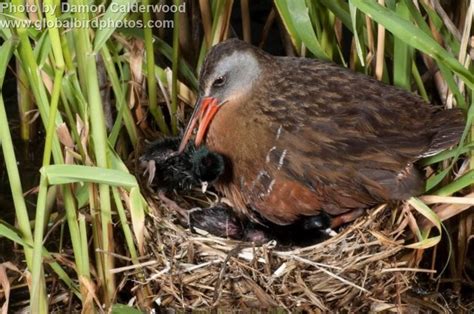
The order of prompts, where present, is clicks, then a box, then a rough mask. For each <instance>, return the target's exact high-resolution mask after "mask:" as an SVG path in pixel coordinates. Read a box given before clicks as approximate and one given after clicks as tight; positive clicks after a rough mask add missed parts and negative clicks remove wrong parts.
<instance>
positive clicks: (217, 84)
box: [212, 76, 225, 87]
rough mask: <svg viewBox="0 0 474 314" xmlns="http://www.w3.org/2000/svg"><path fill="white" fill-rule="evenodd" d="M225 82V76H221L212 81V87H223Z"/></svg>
mask: <svg viewBox="0 0 474 314" xmlns="http://www.w3.org/2000/svg"><path fill="white" fill-rule="evenodd" d="M224 84H225V77H224V76H219V77H218V78H216V79H215V80H214V82H213V83H212V87H221V86H223V85H224Z"/></svg>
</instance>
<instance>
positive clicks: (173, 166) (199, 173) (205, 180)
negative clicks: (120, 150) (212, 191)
mask: <svg viewBox="0 0 474 314" xmlns="http://www.w3.org/2000/svg"><path fill="white" fill-rule="evenodd" d="M180 141H181V139H180V138H178V137H169V138H164V139H159V140H156V141H154V142H152V143H150V144H149V145H148V147H147V148H146V150H145V151H144V153H143V155H142V156H141V157H140V161H141V163H142V166H143V168H145V169H146V171H147V172H148V183H149V184H150V185H151V187H153V188H157V189H161V190H166V191H171V190H179V191H187V190H190V189H192V188H195V187H198V186H201V187H202V188H203V190H205V189H206V188H207V186H208V185H209V184H212V183H213V182H214V181H216V180H217V179H218V178H219V176H220V175H221V174H222V173H223V172H224V160H223V157H222V156H221V155H219V154H217V153H214V152H211V151H209V149H208V148H207V147H205V146H201V147H199V148H196V147H195V146H194V144H193V143H189V144H188V145H187V146H186V149H185V150H184V152H183V153H182V154H176V150H177V149H178V145H179V143H180Z"/></svg>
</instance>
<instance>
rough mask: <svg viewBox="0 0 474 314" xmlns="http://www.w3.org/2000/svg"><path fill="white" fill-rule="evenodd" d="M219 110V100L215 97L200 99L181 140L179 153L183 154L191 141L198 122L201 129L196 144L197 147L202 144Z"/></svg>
mask: <svg viewBox="0 0 474 314" xmlns="http://www.w3.org/2000/svg"><path fill="white" fill-rule="evenodd" d="M219 108H220V106H219V104H218V102H217V99H215V98H213V97H204V98H199V99H198V100H197V101H196V105H195V106H194V112H193V114H192V116H191V120H189V123H188V125H187V126H186V130H185V131H184V136H183V139H182V140H181V144H180V145H179V150H178V153H182V152H183V151H184V149H185V148H186V144H188V142H189V140H190V139H191V136H192V134H193V130H194V128H195V127H196V123H197V122H198V121H199V127H198V131H197V134H196V139H195V140H194V142H195V144H196V146H199V145H200V144H201V142H202V140H203V139H204V136H205V135H206V131H207V129H208V128H209V124H210V123H211V121H212V119H213V118H214V116H215V115H216V113H217V111H218V110H219Z"/></svg>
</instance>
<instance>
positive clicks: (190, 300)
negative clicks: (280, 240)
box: [146, 199, 418, 312]
mask: <svg viewBox="0 0 474 314" xmlns="http://www.w3.org/2000/svg"><path fill="white" fill-rule="evenodd" d="M170 202H172V204H171V205H170V204H169V202H168V204H166V205H164V203H163V202H161V201H157V200H156V199H154V200H152V199H149V203H150V205H151V206H152V208H153V209H152V210H153V212H152V213H150V218H149V221H148V224H147V234H146V237H147V248H146V250H148V253H149V254H150V255H151V256H152V258H153V263H152V264H153V266H152V267H149V268H147V269H146V272H147V274H146V278H147V279H146V283H147V284H148V286H151V287H153V290H154V291H153V292H152V295H153V296H154V302H155V303H156V304H159V305H160V306H163V307H166V308H168V307H170V308H185V309H197V308H201V309H203V308H206V309H209V308H218V309H227V310H229V309H234V310H235V309H236V308H238V309H242V308H258V309H262V308H280V309H284V310H294V309H295V308H298V309H301V310H308V311H311V312H313V311H330V310H331V309H335V308H337V309H348V310H351V311H354V310H364V311H367V310H371V311H379V310H386V309H390V308H395V307H397V308H398V309H399V308H400V307H401V306H402V304H403V303H404V302H403V295H404V294H405V292H406V291H407V290H409V289H410V287H411V285H412V283H413V281H414V277H415V274H416V272H417V271H418V269H416V268H410V267H411V265H412V263H411V262H412V257H411V256H412V254H410V253H411V251H409V250H408V249H406V248H405V247H404V246H403V243H404V238H405V235H404V231H403V230H404V229H405V228H404V222H403V219H398V221H397V220H396V219H393V214H392V213H391V211H390V210H389V209H388V208H387V207H386V206H381V207H378V208H374V209H372V210H369V211H368V214H367V215H365V216H364V217H361V218H359V219H358V220H356V221H355V222H354V223H352V224H350V225H349V226H346V227H345V228H344V229H343V230H338V234H337V235H335V236H333V237H331V238H330V239H328V240H326V241H324V242H321V243H318V244H315V245H312V246H308V247H297V248H294V247H293V248H282V247H279V246H278V244H277V243H275V242H274V241H271V242H268V243H265V244H264V245H260V246H256V245H254V244H252V243H244V242H239V241H234V240H229V239H224V238H218V237H215V236H212V235H210V234H196V233H192V232H190V230H189V229H185V228H183V227H182V226H180V225H179V224H177V223H175V221H176V219H175V217H176V211H175V209H173V207H175V206H178V205H177V204H176V203H174V202H173V201H170ZM188 205H189V204H188Z"/></svg>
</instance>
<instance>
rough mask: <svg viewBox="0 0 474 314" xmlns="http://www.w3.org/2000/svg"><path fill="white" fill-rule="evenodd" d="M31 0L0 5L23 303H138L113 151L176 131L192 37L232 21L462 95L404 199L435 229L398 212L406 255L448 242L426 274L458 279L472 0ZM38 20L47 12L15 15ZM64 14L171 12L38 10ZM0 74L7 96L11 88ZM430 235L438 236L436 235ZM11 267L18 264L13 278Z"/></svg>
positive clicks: (195, 44)
mask: <svg viewBox="0 0 474 314" xmlns="http://www.w3.org/2000/svg"><path fill="white" fill-rule="evenodd" d="M68 2H69V3H70V4H74V5H88V4H90V3H93V1H92V2H91V1H87V0H69V1H68ZM7 3H9V4H11V5H18V6H21V5H26V3H29V4H33V3H38V2H34V1H30V0H26V1H24V0H11V1H7ZM42 3H43V5H51V6H52V5H57V8H58V10H56V11H54V12H29V13H26V14H25V13H24V12H19V11H17V12H14V11H13V10H10V11H9V10H8V9H7V10H4V11H3V12H1V13H0V22H9V24H8V26H9V27H3V28H1V29H0V37H1V41H0V42H1V46H0V86H2V88H1V90H0V92H1V93H0V143H1V147H2V152H3V161H4V165H5V166H3V165H2V167H4V168H2V174H3V176H2V179H3V180H5V182H7V184H6V185H5V187H6V188H5V189H2V190H1V191H0V196H1V195H4V198H5V199H10V197H6V195H10V194H11V200H12V203H10V202H9V201H8V202H4V203H2V202H0V205H1V206H2V208H1V210H2V212H3V213H6V212H8V211H10V212H12V211H14V215H15V217H14V219H11V220H10V221H8V220H9V219H7V218H6V217H3V218H4V220H3V221H2V223H1V224H0V235H1V236H2V237H3V239H2V241H6V240H9V241H12V243H14V244H15V246H14V247H15V248H18V249H16V250H15V256H11V255H10V256H8V257H5V258H4V261H5V262H4V263H3V264H2V265H0V284H1V285H2V287H3V295H4V296H5V299H6V300H8V299H9V296H12V293H13V291H20V290H21V289H22V287H24V285H23V284H24V283H27V284H28V286H27V287H28V291H29V306H31V311H32V312H34V313H40V312H46V311H47V310H48V308H49V309H51V307H52V306H55V304H56V303H60V302H64V300H65V299H66V300H68V301H66V303H67V302H70V303H74V304H76V303H78V304H80V306H81V307H82V308H83V309H84V311H85V312H89V311H96V310H99V309H101V308H110V307H111V306H112V305H113V304H116V303H118V302H128V301H129V299H131V298H132V297H136V299H134V300H135V301H134V303H133V302H132V303H133V304H134V305H137V304H138V306H145V305H147V304H148V303H147V300H150V299H152V298H150V296H149V291H148V289H147V287H146V286H141V287H140V288H139V289H136V290H133V291H132V292H130V291H127V288H126V287H127V283H128V282H129V280H132V279H133V280H140V279H141V276H142V274H141V273H140V271H139V270H140V267H138V266H140V263H141V257H142V256H143V254H145V252H144V223H145V218H146V212H147V203H146V201H145V199H144V197H143V196H142V195H141V192H140V188H139V185H138V183H137V180H136V178H135V176H134V175H132V174H131V173H130V171H129V169H128V168H127V167H126V165H125V161H127V160H129V159H131V158H133V156H134V155H133V154H134V152H139V151H140V147H141V146H142V145H143V140H144V139H145V138H147V139H153V138H156V137H157V136H161V135H168V134H178V133H179V130H180V129H181V128H182V126H183V124H184V123H185V121H186V118H187V117H188V113H189V111H190V108H191V106H192V105H193V103H194V100H195V98H196V92H197V75H198V72H199V69H200V66H201V65H202V62H203V60H204V57H205V55H206V52H207V51H208V50H209V48H210V47H211V46H212V45H214V44H216V43H218V42H220V41H223V40H225V39H226V38H229V37H233V36H238V37H240V38H242V39H244V40H246V41H248V42H252V43H254V44H255V45H259V46H261V47H263V48H265V49H267V50H270V51H272V52H273V53H276V54H284V55H296V56H304V57H309V58H321V59H327V60H332V61H334V62H337V63H339V64H341V65H343V66H346V67H350V68H352V69H354V70H357V71H361V72H364V73H366V74H368V75H372V76H375V77H376V78H377V79H379V80H383V81H385V82H387V83H390V84H394V85H397V86H400V87H401V88H404V89H407V90H410V91H413V92H415V93H418V94H419V95H421V96H422V97H423V98H424V99H426V100H427V101H430V102H432V103H434V104H436V105H440V106H441V105H442V106H444V107H446V108H450V107H454V106H457V107H459V108H462V109H463V110H464V112H465V113H466V117H467V119H466V128H465V132H464V135H463V139H462V141H461V143H460V144H459V146H458V147H456V148H455V149H453V150H450V151H447V152H443V153H441V154H439V155H437V156H434V157H430V158H428V159H426V160H424V161H423V165H425V166H427V169H428V170H427V171H428V174H429V180H428V181H427V187H426V190H427V194H428V196H425V197H423V198H421V201H420V200H418V199H412V200H411V201H410V203H411V204H412V205H413V206H414V207H415V208H417V209H418V210H419V211H420V212H421V213H422V214H423V215H425V216H426V217H428V218H429V219H430V220H431V221H434V222H435V225H436V226H437V227H438V229H439V230H441V225H440V224H439V222H440V220H447V219H448V218H451V219H450V220H448V221H447V222H446V225H445V226H446V227H445V231H446V232H444V233H443V234H444V235H445V236H444V237H443V238H442V239H443V240H441V238H440V237H439V236H437V233H436V231H434V232H432V233H431V236H430V231H431V229H432V228H431V225H430V224H421V225H419V226H417V225H416V223H413V224H412V225H410V226H409V227H410V228H411V229H412V230H413V231H414V232H415V233H416V234H417V235H418V241H417V242H416V243H415V245H414V246H416V247H418V249H419V258H420V260H421V258H422V257H423V256H425V257H426V256H429V257H430V258H431V262H429V263H428V264H430V265H428V267H432V268H434V269H436V268H437V269H441V268H442V267H443V266H444V265H446V262H445V260H446V259H445V256H446V254H445V253H446V252H451V253H452V254H450V255H449V256H450V257H449V261H448V262H447V263H448V264H447V265H448V266H447V268H448V270H447V271H445V272H444V275H443V278H442V279H440V280H438V283H439V284H440V285H441V287H442V289H445V288H446V287H448V285H446V284H443V283H444V282H448V284H449V288H450V289H451V291H452V292H453V294H454V295H455V296H457V297H459V298H460V296H461V292H462V291H463V289H466V288H471V289H472V286H473V282H472V275H473V266H472V264H470V263H469V259H471V261H472V258H473V256H472V254H473V253H472V243H470V240H471V239H472V228H473V225H472V221H473V217H474V216H473V212H472V210H470V211H466V209H468V208H469V207H470V205H472V204H473V202H474V201H473V200H474V198H473V195H472V191H471V186H472V184H473V183H474V157H473V155H472V150H471V149H472V147H473V145H474V144H473V143H472V137H473V134H474V133H473V129H472V122H473V120H472V119H473V117H474V103H473V99H474V98H473V88H474V73H473V65H472V60H473V58H474V50H473V45H474V37H473V34H472V33H473V32H472V21H473V14H474V1H472V0H458V1H447V0H446V1H441V0H378V1H363V0H348V1H344V0H292V1H285V0H274V1H273V2H272V1H261V2H260V1H259V4H256V2H253V1H249V0H236V1H232V0H228V1H207V0H199V1H198V0H189V1H185V0H174V1H171V0H170V1H164V0H159V1H158V2H156V1H150V0H143V1H142V2H141V3H142V4H144V5H146V4H154V5H158V4H168V5H172V4H174V5H183V4H184V6H185V8H186V9H185V12H177V13H174V14H173V13H163V12H161V13H157V14H154V13H151V12H149V11H147V12H145V13H143V14H142V13H137V12H135V13H133V12H132V13H129V14H128V13H126V12H123V13H121V12H114V11H112V10H111V9H110V8H111V6H110V3H116V4H125V5H126V4H134V3H136V1H135V0H112V1H110V2H109V1H107V2H105V3H103V4H105V7H106V8H108V9H107V10H106V11H105V12H97V13H92V12H61V10H60V9H59V8H60V1H59V0H44V1H43V2H42ZM100 3H102V2H100ZM96 4H99V1H97V2H96ZM42 20H43V21H48V22H49V23H51V24H50V25H52V26H51V27H49V28H41V29H36V28H34V27H31V26H27V25H28V23H30V22H31V23H33V22H35V21H42ZM73 20H78V21H107V20H109V21H114V22H115V25H118V24H117V23H116V22H118V21H139V20H140V21H144V22H145V23H146V22H147V21H149V20H155V21H165V20H168V21H173V23H174V27H173V28H127V27H121V28H115V27H110V26H109V27H102V28H94V27H93V26H90V27H75V28H65V27H56V26H54V25H59V24H58V22H64V21H73ZM14 21H17V22H18V21H21V22H22V23H19V24H16V25H14V23H12V22H14ZM23 22H26V23H23ZM110 25H113V23H112V24H110ZM7 87H8V88H7ZM15 89H16V91H17V102H16V101H14V100H11V98H12V95H15V91H14V90H15ZM5 99H10V101H8V102H7V103H5ZM16 104H17V108H18V111H19V125H18V128H14V126H12V124H11V123H10V124H9V122H11V121H13V118H12V117H11V116H7V110H6V108H7V109H8V112H9V114H11V115H12V114H14V110H12V106H16ZM38 131H40V133H39V135H38ZM12 133H14V134H13V135H14V138H18V137H21V140H22V141H25V142H28V141H30V142H33V143H34V145H33V146H36V147H38V146H39V150H40V151H41V156H42V160H41V162H40V170H39V173H40V176H39V180H36V181H35V180H34V181H35V182H32V184H33V185H34V186H35V189H34V190H33V191H30V192H31V193H30V196H28V198H27V196H26V195H25V188H24V187H25V182H29V180H31V178H29V177H28V176H31V174H27V173H25V171H24V170H25V169H24V168H23V166H22V165H21V164H20V165H19V164H18V162H17V159H18V154H19V149H18V147H20V146H21V144H20V143H19V141H15V142H14V141H13V140H12ZM43 139H44V141H43ZM33 177H34V176H33ZM28 200H29V201H28ZM426 204H428V205H430V207H431V209H430V208H428V207H427V205H426ZM434 212H436V213H437V214H438V216H439V217H440V219H438V218H437V217H436V216H433V213H434ZM453 217H454V218H453ZM413 221H415V220H414V219H413ZM446 235H450V236H451V239H453V244H452V246H451V247H450V246H448V245H446V243H448V242H447V241H448V240H447V239H448V237H447V236H446ZM4 247H8V246H4ZM429 247H431V248H430V249H429V252H426V250H427V248H429ZM433 247H434V248H433ZM469 247H471V251H470V253H469V250H468V248H469ZM427 253H429V254H427ZM440 254H441V255H440ZM440 256H441V258H440ZM23 260H24V263H23ZM7 261H9V262H7ZM134 265H135V267H137V270H138V271H137V272H136V273H135V278H129V279H124V278H122V277H121V275H120V268H119V267H134ZM117 273H118V275H114V274H117ZM21 274H23V275H24V277H23V275H22V276H20V275H21ZM16 278H19V279H21V280H20V281H15V282H13V279H16ZM438 279H439V278H438ZM443 280H444V281H443ZM19 282H21V284H19ZM22 285H23V286H22ZM124 291H126V293H124ZM126 298H129V299H126ZM459 300H460V299H459ZM16 301H18V299H17V300H16ZM459 302H461V303H462V301H459ZM6 307H8V302H7V303H6Z"/></svg>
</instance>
